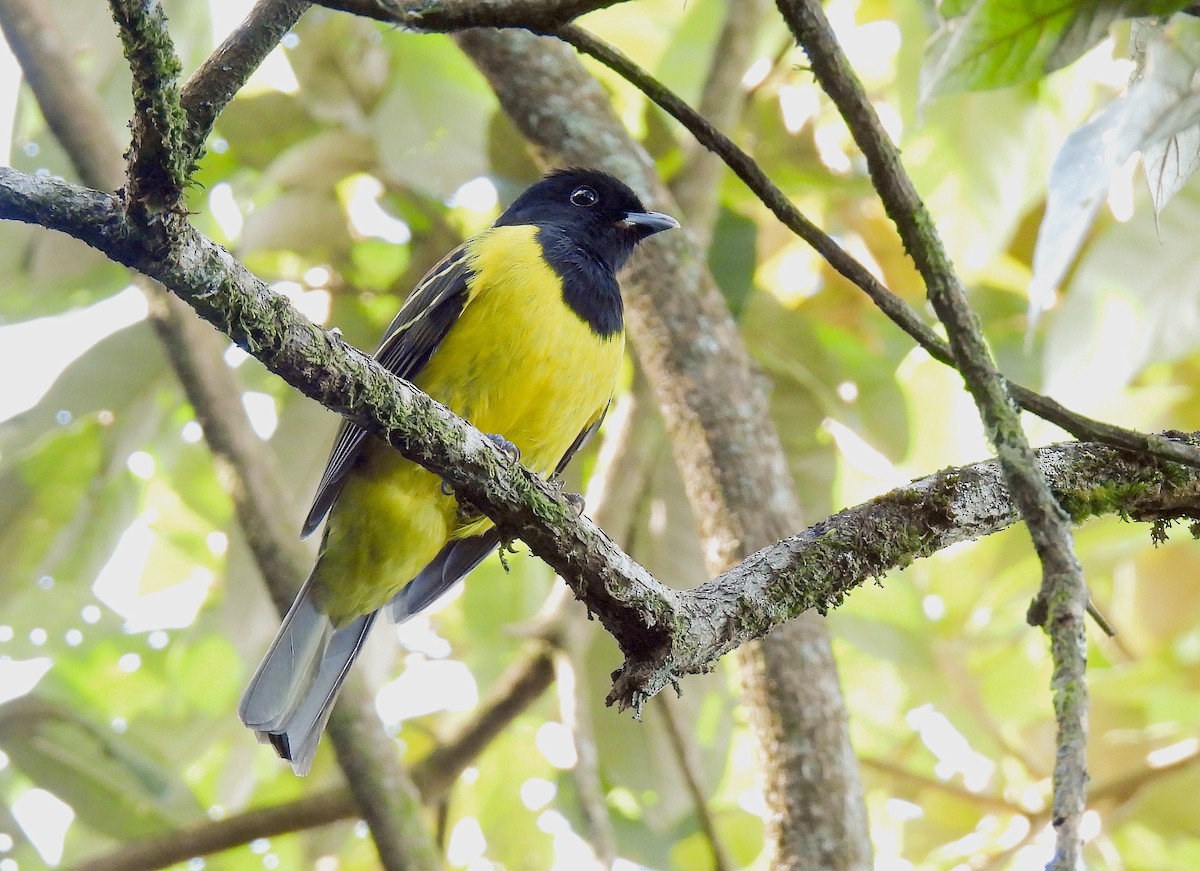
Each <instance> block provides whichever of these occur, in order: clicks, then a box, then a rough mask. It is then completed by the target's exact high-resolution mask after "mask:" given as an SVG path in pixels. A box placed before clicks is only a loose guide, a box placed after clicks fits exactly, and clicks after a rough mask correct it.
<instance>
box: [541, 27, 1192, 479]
mask: <svg viewBox="0 0 1200 871" xmlns="http://www.w3.org/2000/svg"><path fill="white" fill-rule="evenodd" d="M548 33H549V34H550V35H552V36H557V37H559V38H560V39H562V40H563V41H564V42H567V43H569V44H571V45H573V46H575V48H576V49H578V50H579V51H580V52H582V53H584V54H586V55H589V56H591V57H593V58H595V59H596V60H598V61H600V62H601V63H602V64H604V65H605V66H607V67H609V68H610V69H612V70H613V71H614V72H616V73H617V74H619V75H620V76H621V77H622V78H624V79H626V80H627V81H629V82H630V83H631V84H633V85H634V87H636V88H637V89H638V90H640V91H641V92H642V93H644V94H645V95H646V96H647V97H649V98H650V99H651V100H652V101H653V102H654V103H655V104H656V105H657V106H659V107H660V108H661V109H663V111H665V112H666V113H667V114H669V115H670V116H671V117H672V118H674V119H675V120H676V121H678V122H679V123H680V124H682V125H683V126H684V128H686V129H687V131H688V132H689V133H691V134H692V135H693V136H695V137H696V139H697V140H698V141H699V142H700V143H701V144H703V145H704V147H705V148H708V149H709V150H711V151H713V152H714V153H716V154H718V155H720V157H721V159H722V160H724V161H725V164H726V165H727V166H728V167H729V168H730V169H731V170H733V172H734V174H735V175H737V177H738V178H739V179H741V180H742V182H743V183H744V184H745V185H746V187H747V188H749V189H750V190H751V191H752V192H753V193H754V194H755V196H757V197H758V198H759V200H760V201H761V202H762V204H763V205H765V206H766V207H767V208H768V209H770V211H771V212H772V213H773V214H774V215H775V217H776V218H778V219H779V221H780V223H782V224H783V225H784V226H785V227H787V228H788V229H789V230H791V231H792V232H793V233H795V234H796V235H797V236H799V237H800V238H801V239H802V240H804V241H805V242H806V243H808V244H809V245H810V246H811V247H812V248H813V250H814V251H816V252H817V253H818V254H819V255H820V256H821V257H822V258H823V259H824V260H825V261H826V262H827V263H828V264H829V265H830V266H831V267H833V269H834V271H835V272H837V273H838V274H839V275H841V276H842V277H843V278H845V279H846V280H847V281H849V282H850V283H851V284H852V285H853V286H855V287H857V288H859V289H860V290H862V291H863V292H864V293H866V294H867V296H868V297H870V299H871V301H872V302H874V303H875V305H876V307H877V308H878V309H879V310H880V311H881V312H883V313H884V315H886V316H887V317H888V318H889V319H890V320H891V321H892V322H893V323H894V324H896V326H898V327H900V329H901V330H903V331H904V332H905V333H907V334H908V335H909V336H910V337H911V338H912V339H914V340H915V341H916V342H917V344H919V345H920V346H921V347H922V348H924V349H925V350H926V351H927V352H928V353H929V355H930V356H931V357H933V358H934V359H935V360H938V361H939V362H941V363H945V364H946V365H948V366H955V367H956V366H957V364H956V363H955V362H954V355H953V353H952V352H951V351H950V348H949V347H948V346H947V344H946V343H945V342H944V341H942V339H941V338H940V337H939V336H938V335H937V333H935V332H934V331H933V330H932V328H930V327H929V325H928V324H926V323H925V322H924V321H923V320H922V319H921V316H920V315H919V314H917V312H916V311H915V310H914V309H913V308H912V306H910V305H909V304H908V303H907V302H905V301H904V299H902V298H901V297H899V296H897V295H896V294H895V293H893V292H892V291H891V290H889V289H888V288H887V287H885V286H884V285H883V284H882V283H881V282H880V281H879V280H878V279H877V278H875V276H874V275H872V274H871V273H870V272H869V271H868V270H867V269H866V268H865V267H864V266H863V265H862V264H861V263H859V262H858V261H857V260H855V259H854V257H853V256H852V255H851V254H850V253H849V252H847V251H846V250H845V249H844V248H842V247H841V246H840V245H838V243H837V242H836V241H835V240H834V239H833V238H832V237H831V236H829V235H828V234H827V233H825V232H824V231H823V230H821V229H820V228H819V227H818V226H817V225H816V224H814V223H812V222H811V221H810V220H808V218H806V217H805V216H804V214H803V213H802V212H801V211H800V210H799V209H797V208H796V207H795V205H793V204H792V202H791V200H789V199H788V197H787V195H786V194H785V193H784V192H783V191H781V190H780V189H779V188H778V187H777V186H776V185H775V183H774V182H772V181H771V179H770V178H769V177H768V176H767V174H766V173H765V172H763V170H762V168H761V167H760V166H759V165H758V164H757V162H755V160H754V159H753V158H752V157H750V155H748V154H747V153H746V152H745V151H743V150H742V149H741V148H739V147H738V146H737V145H736V144H735V143H734V142H733V140H731V139H730V138H729V137H728V136H726V135H725V134H723V133H721V132H720V130H718V129H717V128H716V127H714V126H713V125H712V124H711V123H710V122H709V121H708V119H707V118H705V117H704V116H703V115H701V114H699V113H698V112H696V110H695V109H693V108H692V107H691V106H689V105H688V104H687V103H686V102H684V101H683V100H681V99H680V98H679V97H678V96H677V95H676V94H675V93H673V92H672V91H671V90H670V89H669V88H667V87H666V86H665V85H663V84H662V83H661V82H660V81H658V80H657V79H655V78H654V77H653V76H652V75H650V73H648V72H646V71H645V70H644V69H642V68H641V67H640V66H638V65H637V64H636V63H634V62H633V61H632V60H630V59H629V58H628V57H626V56H625V55H624V54H622V53H621V52H620V51H619V50H618V49H616V48H614V47H613V46H611V45H609V44H608V43H606V42H604V41H603V40H601V39H598V38H597V37H595V36H593V35H592V34H590V33H588V32H587V31H585V30H582V29H581V28H579V27H576V26H574V25H568V26H565V27H561V28H557V29H555V30H552V31H548ZM1008 389H1009V392H1010V394H1011V395H1012V398H1013V401H1014V402H1016V403H1017V404H1018V405H1020V406H1021V407H1022V408H1024V409H1025V410H1026V411H1030V412H1032V413H1033V414H1036V415H1037V416H1038V417H1041V418H1043V419H1045V420H1048V421H1050V422H1051V423H1053V424H1055V425H1056V426H1059V427H1061V428H1062V429H1063V430H1064V431H1066V432H1068V433H1070V434H1071V435H1073V436H1075V437H1076V438H1077V439H1079V440H1080V441H1093V442H1101V443H1103V444H1108V445H1112V446H1113V447H1115V448H1123V449H1125V450H1131V451H1143V452H1146V453H1150V454H1154V455H1155V456H1159V457H1162V458H1163V459H1165V460H1172V461H1174V462H1177V463H1186V464H1187V465H1191V466H1198V467H1200V448H1198V447H1197V446H1195V445H1192V444H1189V443H1186V442H1181V441H1177V440H1172V439H1169V438H1165V437H1163V436H1161V435H1158V434H1155V433H1141V432H1137V431H1136V430H1130V429H1125V428H1123V427H1119V426H1116V425H1114V424H1111V423H1106V422H1104V421H1098V420H1093V419H1091V418H1089V417H1085V416H1084V415H1081V414H1078V413H1077V412H1074V411H1071V410H1070V409H1068V408H1066V407H1065V406H1063V405H1062V404H1060V403H1059V402H1057V401H1055V400H1053V399H1051V398H1049V397H1047V396H1042V395H1041V394H1039V393H1037V392H1035V391H1033V390H1030V389H1029V388H1027V387H1022V386H1021V385H1019V384H1016V383H1013V382H1011V381H1010V382H1008Z"/></svg>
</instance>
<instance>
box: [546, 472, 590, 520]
mask: <svg viewBox="0 0 1200 871" xmlns="http://www.w3.org/2000/svg"><path fill="white" fill-rule="evenodd" d="M550 483H551V484H553V485H554V486H555V487H556V488H558V492H559V493H561V494H562V497H563V498H564V499H566V500H567V503H568V504H569V505H570V506H571V507H572V508H574V509H575V516H576V517H582V516H583V509H584V508H585V507H587V500H586V499H584V498H583V496H582V495H580V494H579V493H569V492H567V489H566V488H565V487H564V486H563V482H562V480H561V479H559V478H558V477H554V478H551V479H550Z"/></svg>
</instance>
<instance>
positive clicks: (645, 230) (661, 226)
mask: <svg viewBox="0 0 1200 871" xmlns="http://www.w3.org/2000/svg"><path fill="white" fill-rule="evenodd" d="M617 223H618V225H619V226H621V227H624V228H626V229H633V228H634V227H637V228H639V229H640V230H641V231H642V235H644V236H653V235H654V234H655V233H661V232H662V231H663V230H672V229H674V228H675V227H678V226H679V222H678V221H676V220H675V219H674V218H672V217H671V216H670V215H664V214H663V213H662V212H629V213H628V214H627V215H625V218H624V219H623V220H621V221H618V222H617Z"/></svg>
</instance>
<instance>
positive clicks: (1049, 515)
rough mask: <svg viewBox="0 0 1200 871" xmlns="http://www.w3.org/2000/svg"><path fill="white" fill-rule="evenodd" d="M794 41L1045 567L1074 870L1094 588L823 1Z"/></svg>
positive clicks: (1059, 772) (1057, 808) (799, 5)
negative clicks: (885, 218)
mask: <svg viewBox="0 0 1200 871" xmlns="http://www.w3.org/2000/svg"><path fill="white" fill-rule="evenodd" d="M778 6H779V9H780V11H781V12H782V14H783V17H784V20H785V21H787V23H788V26H789V28H790V29H791V31H792V34H793V35H794V36H795V37H796V39H797V41H798V42H799V43H800V45H801V46H802V47H803V48H804V51H805V53H806V54H807V56H808V60H809V63H810V65H811V69H812V72H813V75H814V77H815V78H816V79H817V81H818V82H820V84H821V87H822V89H823V90H824V91H825V93H826V94H828V95H829V97H830V98H831V99H832V100H833V102H834V104H835V105H836V106H837V107H838V111H839V113H840V114H841V115H842V118H843V119H844V120H845V122H846V125H847V126H848V127H849V128H850V131H851V134H852V135H853V137H854V140H855V142H856V143H857V144H858V146H859V148H860V149H861V150H862V152H863V155H864V156H865V157H866V160H867V166H868V169H869V171H870V174H871V181H872V183H873V184H874V187H875V190H876V191H877V192H878V194H879V196H880V199H881V200H882V201H883V205H884V209H885V210H886V211H887V213H888V215H889V217H891V219H892V221H893V223H894V224H895V225H896V228H897V230H898V231H899V234H900V238H901V239H902V240H903V242H904V247H905V249H906V250H907V251H908V253H909V256H910V257H912V259H913V262H914V263H915V265H916V267H917V271H918V272H920V274H921V277H922V278H923V279H924V282H925V287H926V290H927V292H928V295H929V300H930V302H931V303H932V305H933V308H934V311H935V312H937V315H938V317H939V318H940V319H941V321H942V323H943V324H945V326H946V333H947V335H948V337H949V341H950V348H951V350H952V351H953V353H954V358H955V360H956V361H957V363H958V367H957V368H958V370H959V372H960V373H961V374H962V376H963V379H964V380H965V381H966V383H967V389H968V390H969V391H970V393H971V395H972V397H973V398H974V399H975V404H976V407H977V408H978V410H979V414H980V417H981V419H982V420H983V423H984V428H985V429H986V431H987V434H988V438H989V440H990V441H991V443H992V444H993V445H994V446H995V448H996V451H997V454H998V456H999V458H1000V462H1001V465H1002V467H1003V469H1004V474H1005V479H1006V481H1007V483H1008V487H1009V490H1010V492H1011V494H1012V497H1013V499H1014V501H1015V502H1016V505H1017V507H1018V508H1019V509H1020V512H1021V517H1022V518H1023V519H1024V521H1025V525H1026V528H1027V529H1028V530H1029V534H1030V537H1031V538H1032V540H1033V544H1034V548H1035V550H1036V551H1037V553H1038V557H1039V558H1040V560H1041V563H1042V587H1041V590H1040V592H1039V594H1038V598H1039V600H1040V601H1041V603H1042V605H1043V606H1044V609H1045V615H1044V616H1045V620H1044V622H1043V623H1042V625H1043V626H1044V627H1045V628H1046V631H1047V632H1048V633H1049V635H1050V652H1051V657H1052V658H1053V661H1054V675H1053V677H1052V679H1051V686H1052V688H1053V690H1054V709H1055V719H1056V721H1057V723H1058V736H1057V746H1058V751H1057V753H1056V754H1055V766H1054V778H1053V779H1054V819H1053V822H1054V827H1055V831H1056V833H1057V836H1058V841H1057V849H1056V852H1055V858H1054V860H1053V861H1052V862H1051V865H1050V867H1051V868H1057V869H1063V871H1067V869H1072V871H1073V869H1074V868H1075V866H1076V864H1077V863H1078V861H1079V851H1080V848H1081V844H1082V842H1081V840H1080V836H1079V826H1080V821H1081V819H1082V817H1083V811H1084V809H1085V807H1086V803H1087V799H1086V788H1087V715H1088V701H1087V682H1086V668H1087V641H1086V636H1085V625H1084V612H1085V610H1086V608H1087V601H1088V594H1087V587H1086V586H1085V584H1084V580H1083V570H1082V568H1081V567H1080V565H1079V561H1078V560H1077V559H1076V557H1075V549H1074V541H1073V539H1072V536H1071V531H1070V528H1069V527H1068V525H1067V516H1066V514H1065V512H1064V511H1063V510H1062V509H1061V508H1060V507H1059V505H1058V503H1057V502H1055V501H1054V498H1053V496H1052V494H1051V492H1050V487H1049V484H1048V483H1047V481H1046V479H1045V477H1044V476H1043V475H1042V473H1041V470H1040V469H1039V468H1038V465H1037V461H1036V458H1035V456H1034V452H1033V450H1032V448H1031V447H1030V445H1029V442H1028V439H1027V438H1026V436H1025V433H1024V431H1023V429H1022V428H1021V422H1020V417H1019V415H1018V413H1017V410H1016V408H1015V407H1014V406H1013V405H1012V404H1011V400H1010V397H1009V394H1008V389H1007V386H1006V384H1005V382H1004V379H1003V377H1002V376H1001V374H1000V372H999V370H998V369H997V368H996V365H995V363H994V361H993V360H992V356H991V352H990V351H989V350H988V348H987V345H986V343H985V341H984V339H983V332H982V329H981V327H980V324H979V320H978V317H977V316H976V315H975V313H974V311H972V309H971V308H970V305H969V304H968V303H967V298H966V292H965V290H964V288H963V286H962V284H961V282H960V281H959V279H958V276H957V275H956V273H955V271H954V269H953V267H952V265H951V264H950V260H949V257H948V256H947V255H946V252H945V249H944V248H943V246H942V243H941V239H940V238H939V236H938V233H937V229H936V227H935V225H934V222H933V217H932V216H931V215H930V214H929V213H928V211H927V210H926V209H925V206H924V204H923V203H922V202H921V198H920V196H919V195H918V194H917V192H916V189H915V188H914V187H913V184H912V181H911V180H910V179H909V177H908V175H907V173H906V172H905V171H904V167H903V165H902V163H901V160H900V152H899V149H898V148H896V146H895V144H894V143H893V142H892V141H891V139H890V138H889V137H888V135H887V133H886V131H885V130H884V129H883V125H882V124H881V123H880V121H879V118H878V116H877V115H876V113H875V109H874V107H873V106H872V105H871V102H870V100H869V99H868V97H867V95H866V92H865V91H864V90H863V87H862V85H861V83H860V82H859V81H858V78H857V76H856V75H855V74H854V71H853V69H852V68H851V66H850V63H849V60H848V59H847V58H846V56H845V54H844V53H843V52H842V49H841V46H840V45H839V43H838V41H837V38H836V36H835V35H834V33H833V29H832V27H831V26H830V24H829V21H828V19H827V18H826V17H825V13H824V11H823V10H822V9H821V6H820V4H819V3H817V2H816V0H779V2H778Z"/></svg>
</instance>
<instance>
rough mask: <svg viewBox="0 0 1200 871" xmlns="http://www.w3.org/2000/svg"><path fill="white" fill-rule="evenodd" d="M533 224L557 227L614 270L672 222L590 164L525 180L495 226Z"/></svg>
mask: <svg viewBox="0 0 1200 871" xmlns="http://www.w3.org/2000/svg"><path fill="white" fill-rule="evenodd" d="M520 224H534V225H537V226H551V227H555V228H557V229H560V230H563V231H565V232H566V234H567V235H568V236H570V237H571V238H572V239H573V240H574V241H575V242H577V243H578V244H579V245H581V246H582V247H586V248H588V249H589V250H591V251H592V252H593V253H594V254H596V255H597V256H599V257H600V258H601V259H602V260H603V261H604V262H605V263H607V264H608V265H609V267H610V268H611V269H612V270H613V271H614V272H616V271H617V270H618V269H620V268H621V266H622V265H624V263H625V261H626V260H627V259H628V258H629V255H630V254H631V253H632V252H633V249H634V246H636V245H637V243H638V242H641V241H642V240H643V239H645V238H647V237H648V236H653V235H654V234H655V233H659V232H661V231H663V230H669V229H671V228H672V227H678V226H679V222H678V221H676V220H675V219H674V218H672V217H671V216H670V215H664V214H662V213H661V212H650V211H647V210H646V207H645V206H643V205H642V201H641V200H639V199H638V197H637V194H635V193H634V192H633V191H631V190H630V189H629V188H628V187H627V186H626V185H625V184H624V183H622V182H621V181H619V180H618V179H616V178H614V177H613V176H611V175H609V174H608V173H606V172H600V171H599V170H595V169H563V170H558V171H557V172H552V173H550V174H549V175H547V176H546V177H545V178H543V179H542V180H541V181H539V182H537V183H536V184H534V185H531V186H530V187H529V188H528V189H527V190H526V191H525V192H524V193H523V194H521V195H520V196H519V197H517V198H516V200H514V201H513V204H512V205H511V206H509V207H508V208H507V209H506V210H505V211H504V214H502V215H501V216H500V217H499V218H498V219H497V220H496V224H495V226H497V227H504V226H514V225H520Z"/></svg>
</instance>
